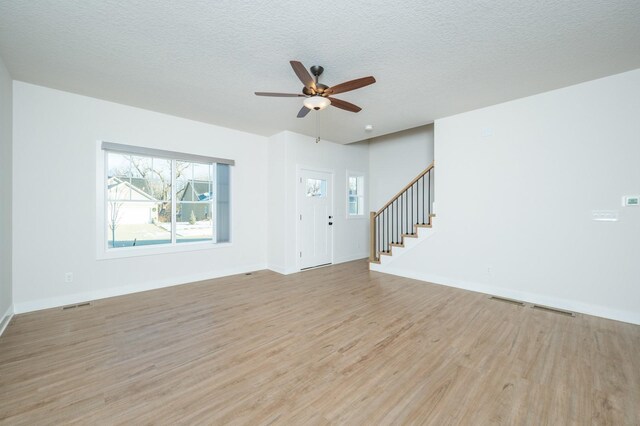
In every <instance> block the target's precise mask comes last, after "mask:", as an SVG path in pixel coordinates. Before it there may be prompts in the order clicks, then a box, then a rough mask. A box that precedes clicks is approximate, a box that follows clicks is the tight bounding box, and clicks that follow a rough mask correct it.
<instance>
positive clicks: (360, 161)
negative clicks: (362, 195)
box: [269, 132, 369, 273]
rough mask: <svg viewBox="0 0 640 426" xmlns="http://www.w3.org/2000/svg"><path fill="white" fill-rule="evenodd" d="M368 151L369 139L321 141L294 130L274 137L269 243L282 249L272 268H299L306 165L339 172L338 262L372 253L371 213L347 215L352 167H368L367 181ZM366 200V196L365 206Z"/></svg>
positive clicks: (336, 212)
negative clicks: (302, 176) (300, 192)
mask: <svg viewBox="0 0 640 426" xmlns="http://www.w3.org/2000/svg"><path fill="white" fill-rule="evenodd" d="M368 153H369V150H368V145H367V144H366V143H356V144H350V145H341V144H336V143H333V142H330V141H325V140H322V141H320V143H316V142H315V139H314V138H311V137H308V136H303V135H300V134H297V133H293V132H281V133H279V134H277V135H274V136H273V137H271V138H270V139H269V161H270V172H271V173H270V174H269V180H270V182H269V189H270V191H269V199H270V200H271V199H272V198H273V200H275V202H273V203H271V202H270V203H269V218H270V220H269V246H270V247H273V248H274V249H277V250H279V251H280V252H279V253H270V254H269V256H270V257H269V267H270V268H271V269H273V270H275V271H278V272H281V273H292V272H296V271H298V270H299V267H298V265H297V259H298V257H297V256H296V254H297V234H296V232H297V229H296V228H297V223H298V211H297V207H296V202H297V199H296V194H297V191H298V185H299V182H298V179H297V174H298V170H299V168H300V167H304V168H310V169H318V170H325V171H331V172H332V173H333V186H334V191H333V195H334V202H333V210H334V220H333V223H334V225H333V263H341V262H346V261H349V260H354V259H361V258H364V257H367V256H368V251H367V244H368V240H369V235H368V229H369V228H368V227H369V218H368V216H366V215H365V217H363V218H358V219H347V170H349V171H354V172H362V173H364V175H365V181H367V180H368V169H369V156H368ZM365 185H366V184H365ZM366 204H367V201H366V200H365V209H367V208H368V206H366ZM365 211H366V210H365Z"/></svg>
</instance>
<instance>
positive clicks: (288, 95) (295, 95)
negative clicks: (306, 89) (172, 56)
mask: <svg viewBox="0 0 640 426" xmlns="http://www.w3.org/2000/svg"><path fill="white" fill-rule="evenodd" d="M255 94H256V95H258V96H275V97H278V98H298V97H302V98H304V97H305V96H304V95H302V94H299V93H273V92H255Z"/></svg>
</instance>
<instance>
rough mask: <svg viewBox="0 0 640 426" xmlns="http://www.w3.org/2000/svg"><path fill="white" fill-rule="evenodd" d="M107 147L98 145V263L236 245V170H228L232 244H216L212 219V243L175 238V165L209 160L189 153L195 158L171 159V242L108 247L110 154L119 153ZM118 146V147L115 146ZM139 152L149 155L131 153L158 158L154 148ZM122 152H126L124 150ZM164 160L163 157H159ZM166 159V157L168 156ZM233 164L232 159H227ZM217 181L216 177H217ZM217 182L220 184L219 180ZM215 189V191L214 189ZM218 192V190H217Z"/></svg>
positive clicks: (213, 202)
mask: <svg viewBox="0 0 640 426" xmlns="http://www.w3.org/2000/svg"><path fill="white" fill-rule="evenodd" d="M105 144H108V143H105V142H104V141H97V144H96V166H97V167H96V248H97V253H96V258H97V259H98V260H102V259H117V258H127V257H136V256H149V255H158V254H165V253H180V252H189V251H199V250H215V249H221V248H226V247H231V246H232V245H233V240H234V227H233V195H232V191H233V180H234V178H233V175H234V167H229V241H228V242H220V243H218V242H216V241H215V238H216V234H217V230H216V229H215V221H213V220H212V227H214V230H213V231H212V232H213V235H212V238H213V239H212V240H211V241H194V242H179V243H178V242H177V241H176V239H175V231H176V229H175V227H176V226H177V221H176V213H177V211H176V209H177V204H178V200H177V199H176V193H177V191H176V185H175V184H176V182H175V180H176V179H175V168H174V166H175V163H176V161H190V162H194V163H197V162H201V161H198V160H200V158H209V157H202V156H195V155H190V154H184V156H185V158H188V157H192V158H193V159H186V160H185V159H183V158H170V160H171V164H172V167H171V175H172V176H171V183H172V195H171V218H172V219H171V224H172V229H171V235H172V238H171V242H169V243H163V244H154V245H141V246H135V247H115V248H114V247H109V237H108V226H109V225H108V223H107V220H108V212H107V210H108V204H109V200H108V185H106V182H107V179H108V165H107V162H108V152H118V151H116V150H109V149H106V148H104V145H105ZM113 145H116V144H113ZM132 148H135V149H139V150H143V151H144V150H148V151H150V153H144V152H141V153H139V152H135V151H134V152H130V153H129V154H131V155H136V156H147V157H152V158H156V157H154V156H153V154H152V153H151V151H154V150H153V149H152V148H143V147H132ZM159 152H167V153H168V152H169V151H159ZM120 153H124V151H121V152H120ZM172 154H176V155H180V154H181V153H172ZM158 157H159V158H162V156H158ZM165 158H166V157H165ZM227 161H230V160H227ZM225 164H229V165H234V164H235V162H231V163H225ZM212 173H216V168H215V167H214V168H212ZM216 178H217V177H216ZM216 182H217V181H216ZM212 190H213V189H212ZM214 191H215V190H214ZM216 201H217V197H216V200H214V201H212V206H213V208H214V209H215V208H216Z"/></svg>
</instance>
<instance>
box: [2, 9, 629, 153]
mask: <svg viewBox="0 0 640 426" xmlns="http://www.w3.org/2000/svg"><path fill="white" fill-rule="evenodd" d="M0 56H2V58H3V60H4V62H5V64H6V66H7V67H8V68H9V71H10V73H11V75H12V77H13V78H15V79H17V80H22V81H26V82H31V83H35V84H40V85H44V86H49V87H53V88H57V89H62V90H66V91H70V92H75V93H80V94H84V95H88V96H93V97H97V98H102V99H107V100H111V101H115V102H120V103H124V104H129V105H134V106H138V107H142V108H147V109H151V110H155V111H160V112H164V113H168V114H173V115H177V116H181V117H187V118H191V119H194V120H200V121H204V122H208V123H213V124H217V125H221V126H226V127H231V128H236V129H241V130H245V131H248V132H253V133H258V134H262V135H272V134H274V133H276V132H279V131H281V130H292V131H295V132H300V133H303V134H307V135H310V136H316V131H317V130H316V129H317V128H319V133H320V136H322V137H323V138H325V139H329V140H334V141H337V142H341V143H348V142H353V141H357V140H362V139H366V138H368V137H371V136H377V135H382V134H386V133H390V132H394V131H398V130H402V129H406V128H410V127H416V126H419V125H422V124H425V123H429V122H432V121H433V120H434V119H436V118H440V117H445V116H448V115H451V114H455V113H459V112H463V111H467V110H470V109H474V108H478V107H482V106H487V105H492V104H495V103H499V102H502V101H506V100H510V99H515V98H519V97H523V96H527V95H532V94H535V93H539V92H543V91H546V90H551V89H554V88H558V87H563V86H567V85H570V84H574V83H578V82H582V81H587V80H591V79H594V78H598V77H603V76H606V75H610V74H615V73H618V72H622V71H626V70H630V69H634V68H640V1H638V0H617V1H601V0H538V1H515V0H476V1H471V0H446V1H445V0H436V1H424V0H403V1H398V2H393V1H380V0H377V1H375V0H374V1H372V0H368V1H336V0H325V1H322V2H306V1H302V0H297V1H286V0H272V1H262V2H255V1H251V2H249V1H238V0H232V1H210V0H206V1H205V0H199V1H193V0H192V1H188V2H177V1H169V0H166V1H151V0H148V1H141V0H139V1H132V0H65V1H51V0H48V1H45V0H30V1H22V0H13V1H11V0H3V1H2V2H0ZM292 59H296V60H300V61H302V62H303V63H304V64H305V65H307V66H311V65H314V64H319V65H323V66H324V67H325V73H324V75H323V76H322V78H321V82H324V83H326V84H328V85H332V84H337V83H339V82H342V81H345V80H350V79H353V78H357V77H362V76H366V75H373V76H375V77H376V79H377V80H378V82H377V83H376V84H374V85H372V86H369V87H366V88H363V89H360V90H358V91H354V92H350V93H345V94H342V95H340V96H337V97H339V98H342V99H344V100H347V101H349V102H353V103H356V104H358V105H360V106H361V107H362V108H363V110H362V111H361V112H360V113H358V114H354V113H350V112H346V111H343V110H338V109H336V108H328V109H327V110H324V111H321V112H320V113H311V114H309V115H307V117H306V118H304V119H297V118H296V113H297V112H298V110H299V109H300V107H301V104H302V100H301V98H258V97H256V96H254V95H253V92H254V91H277V92H298V91H299V90H300V89H301V84H300V83H299V82H298V80H297V79H296V76H295V74H294V73H293V71H292V70H291V68H290V66H289V63H288V61H289V60H292ZM367 124H372V125H373V126H374V131H373V132H371V133H366V132H365V131H364V126H365V125H367ZM317 126H318V127H317Z"/></svg>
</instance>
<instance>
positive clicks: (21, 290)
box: [13, 82, 267, 312]
mask: <svg viewBox="0 0 640 426" xmlns="http://www.w3.org/2000/svg"><path fill="white" fill-rule="evenodd" d="M13 89H14V145H13V146H14V150H13V151H14V155H13V158H14V163H13V183H14V186H13V190H14V193H13V195H14V205H13V233H14V247H13V280H14V287H13V291H14V302H15V306H16V311H18V312H24V311H28V310H33V309H38V308H43V307H49V306H59V305H63V304H67V303H75V302H78V301H82V300H90V299H96V298H100V297H105V296H111V295H114V294H122V293H127V292H131V291H137V290H141V289H146V288H154V287H159V286H165V285H172V284H178V283H186V282H192V281H196V280H200V279H205V278H210V277H215V276H221V275H227V274H232V273H239V272H244V271H248V270H255V269H262V268H264V267H265V266H266V251H267V242H266V238H267V233H266V224H267V219H266V215H264V214H261V213H262V212H264V211H266V206H267V198H266V194H267V188H266V179H265V176H267V163H266V158H267V143H266V142H267V138H265V137H262V136H257V135H253V134H249V133H244V132H240V131H236V130H231V129H226V128H222V127H217V126H213V125H209V124H204V123H199V122H195V121H190V120H185V119H181V118H177V117H172V116H168V115H163V114H159V113H154V112H150V111H146V110H142V109H137V108H132V107H128V106H124V105H119V104H115V103H111V102H106V101H102V100H98V99H93V98H88V97H83V96H79V95H74V94H70V93H66V92H61V91H57V90H52V89H47V88H44V87H39V86H34V85H30V84H26V83H21V82H14V86H13ZM98 140H106V141H110V142H116V143H123V144H130V145H140V146H148V147H153V148H159V149H167V150H172V151H180V152H187V153H194V154H202V155H210V156H215V157H222V158H231V159H234V160H236V166H235V168H234V170H233V182H232V188H233V190H232V221H233V222H232V223H233V234H232V239H233V243H232V246H231V247H224V248H214V249H210V250H201V251H190V252H181V253H171V254H162V255H153V256H140V257H132V258H124V259H106V260H96V210H97V209H96V191H97V189H96V185H97V183H96V166H97V164H96V163H97V161H96V141H98ZM66 272H73V273H74V282H73V283H68V284H67V283H64V275H65V273H66Z"/></svg>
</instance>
